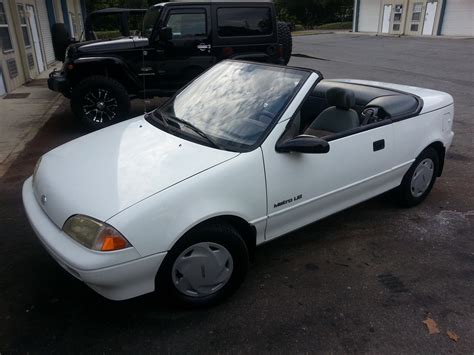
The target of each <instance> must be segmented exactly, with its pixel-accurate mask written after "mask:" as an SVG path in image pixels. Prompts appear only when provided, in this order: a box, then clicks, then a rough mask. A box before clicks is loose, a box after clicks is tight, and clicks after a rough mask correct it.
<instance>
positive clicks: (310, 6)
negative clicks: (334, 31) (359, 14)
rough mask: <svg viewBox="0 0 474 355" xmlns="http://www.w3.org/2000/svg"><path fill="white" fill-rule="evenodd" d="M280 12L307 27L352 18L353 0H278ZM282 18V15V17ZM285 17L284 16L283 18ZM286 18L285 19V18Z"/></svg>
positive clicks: (276, 2) (277, 4)
mask: <svg viewBox="0 0 474 355" xmlns="http://www.w3.org/2000/svg"><path fill="white" fill-rule="evenodd" d="M275 5H276V7H277V11H278V14H279V15H280V16H281V14H283V15H284V16H286V18H291V19H293V20H288V21H289V22H293V23H295V24H302V25H304V26H305V27H313V26H317V25H321V24H324V23H332V22H346V21H351V20H352V13H353V7H354V1H353V0H297V1H295V0H276V1H275ZM280 18H282V17H280ZM282 19H284V18H282ZM284 20H285V19H284Z"/></svg>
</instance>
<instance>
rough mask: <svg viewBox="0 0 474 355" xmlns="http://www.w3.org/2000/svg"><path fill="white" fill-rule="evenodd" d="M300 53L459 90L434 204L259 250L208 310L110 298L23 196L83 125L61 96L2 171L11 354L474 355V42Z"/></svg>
mask: <svg viewBox="0 0 474 355" xmlns="http://www.w3.org/2000/svg"><path fill="white" fill-rule="evenodd" d="M293 52H294V57H293V58H292V60H291V62H290V64H292V65H295V66H303V67H311V68H315V69H318V70H320V71H321V72H322V73H323V74H324V76H325V77H326V78H358V79H370V80H378V81H386V82H394V83H401V84H409V85H414V86H422V87H428V88H433V89H437V90H442V91H446V92H449V93H450V94H451V95H453V97H454V100H455V105H456V113H455V121H454V131H455V134H456V136H455V139H454V143H453V146H452V149H451V151H450V152H449V154H448V156H447V161H446V166H445V171H444V174H443V176H442V178H440V179H439V180H438V181H437V183H436V184H435V186H434V188H433V191H432V192H431V194H430V195H429V197H428V198H427V200H426V201H425V202H424V203H423V204H422V205H420V206H418V207H415V208H411V209H402V208H399V207H397V205H395V204H394V203H393V202H392V200H391V199H390V196H388V195H383V196H380V197H378V198H375V199H373V200H371V201H368V202H366V203H363V204H360V205H357V206H355V207H353V208H351V209H348V210H346V211H343V212H341V213H338V214H336V215H334V216H332V217H329V218H326V219H324V220H322V221H320V222H317V223H314V224H312V225H310V226H307V227H305V228H303V229H301V230H299V231H297V232H294V233H291V234H289V235H287V236H285V237H283V238H281V239H278V240H276V241H274V242H271V243H268V244H265V245H264V246H262V247H259V248H258V249H257V252H256V258H255V261H254V262H253V263H252V265H251V268H250V271H249V273H248V276H247V279H246V281H245V282H244V284H243V285H242V287H241V288H240V289H239V291H238V292H237V293H236V294H235V295H234V296H233V297H232V298H230V299H229V300H227V301H225V302H224V303H222V304H220V305H218V306H216V307H214V308H211V309H207V310H198V311H189V310H186V311H185V310H180V309H174V308H169V307H167V306H164V305H161V304H159V303H157V298H156V297H155V295H153V294H151V295H146V296H143V297H139V298H136V299H133V300H129V301H123V302H112V301H108V300H106V299H104V298H102V297H101V296H99V295H97V294H96V293H95V292H93V291H92V290H90V289H89V288H88V287H87V286H85V285H83V284H82V283H80V282H79V281H77V280H76V279H74V278H73V277H72V276H70V275H69V274H68V273H67V272H65V271H63V270H62V269H61V268H60V267H59V266H58V265H57V264H56V262H55V261H53V259H52V258H51V257H50V256H49V255H48V254H47V253H46V252H45V251H44V250H43V248H42V247H41V245H40V243H39V242H38V240H37V239H36V237H35V235H34V233H33V231H32V230H31V228H30V226H29V224H28V222H27V220H26V217H25V214H24V212H23V207H22V204H21V193H20V191H21V184H22V182H23V181H24V180H25V179H26V177H27V176H29V175H30V174H31V173H32V171H33V167H34V164H35V162H36V160H37V159H38V157H39V156H40V155H41V154H43V153H44V152H46V151H48V150H49V149H51V148H53V147H55V146H57V145H59V144H61V143H63V142H66V141H69V140H71V139H73V138H75V137H78V136H79V135H81V134H82V133H81V132H80V130H79V127H78V126H77V125H76V124H75V122H74V121H73V119H72V118H71V116H72V115H71V112H70V109H69V104H68V102H67V101H65V100H64V101H63V102H62V104H61V105H60V107H59V108H58V110H57V111H56V112H55V114H54V115H53V116H52V118H51V119H50V120H49V122H48V123H47V124H46V125H45V126H44V127H43V128H42V129H41V130H40V131H39V133H38V134H37V136H36V137H35V139H34V140H33V141H31V142H30V143H29V144H28V145H27V147H26V148H25V149H24V150H23V152H22V153H21V154H20V155H19V157H18V158H17V159H16V160H15V161H14V162H13V164H12V165H11V167H10V169H9V170H8V171H7V172H6V174H5V175H4V176H3V178H2V179H1V180H0V261H1V262H0V353H1V354H4V353H10V352H13V353H15V352H18V353H27V352H28V353H76V352H82V353H122V352H135V353H149V352H154V353H158V352H159V353H377V354H380V353H383V354H389V353H404V354H412V353H413V354H414V353H417V354H425V353H426V354H428V353H429V354H433V353H472V351H473V349H474V188H473V181H474V166H473V160H474V149H473V148H474V91H473V87H474V64H473V61H472V58H473V57H474V39H443V38H428V39H422V38H406V37H405V38H398V37H376V36H367V35H356V34H321V35H317V36H301V37H295V38H294V51H293ZM155 103H156V102H155ZM152 104H153V103H152ZM141 111H142V102H139V101H137V102H135V104H134V113H135V114H139V113H140V112H141ZM362 159H364V157H361V160H362ZM78 164H80V162H78ZM90 173H95V172H90ZM427 319H432V320H433V321H434V322H435V323H436V325H437V329H438V331H439V333H434V334H429V331H428V328H427V326H426V324H425V323H423V321H425V320H427ZM448 331H451V332H453V333H454V334H455V335H457V336H458V337H459V339H457V341H454V340H453V339H452V338H454V336H452V334H453V333H451V338H450V337H449V336H448V334H447V332H448Z"/></svg>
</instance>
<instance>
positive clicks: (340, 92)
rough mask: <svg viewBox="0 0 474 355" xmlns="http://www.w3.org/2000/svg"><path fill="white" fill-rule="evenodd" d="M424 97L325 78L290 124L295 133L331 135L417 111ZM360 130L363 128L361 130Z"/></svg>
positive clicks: (406, 116)
mask: <svg viewBox="0 0 474 355" xmlns="http://www.w3.org/2000/svg"><path fill="white" fill-rule="evenodd" d="M421 107H422V102H421V99H420V98H418V97H415V96H414V95H411V94H406V93H401V92H398V91H392V90H387V89H382V88H378V87H373V86H367V85H361V84H354V83H347V82H341V81H334V80H322V81H321V82H320V83H319V84H318V85H316V87H315V89H314V90H313V92H312V93H311V94H310V95H309V96H308V97H307V98H306V100H305V102H304V103H303V105H302V107H301V109H300V111H299V113H298V114H297V116H296V117H295V118H294V119H293V121H292V123H291V125H292V127H290V131H291V132H292V136H293V137H294V136H296V135H300V134H306V135H312V136H316V137H325V138H326V137H331V136H334V135H340V134H342V133H344V132H350V131H352V130H354V129H358V128H364V127H365V126H367V129H369V128H370V127H373V126H374V124H375V123H379V122H382V121H385V120H389V119H392V120H393V119H403V118H408V117H411V116H413V115H416V114H417V113H418V112H419V111H420V110H421ZM357 131H359V130H357Z"/></svg>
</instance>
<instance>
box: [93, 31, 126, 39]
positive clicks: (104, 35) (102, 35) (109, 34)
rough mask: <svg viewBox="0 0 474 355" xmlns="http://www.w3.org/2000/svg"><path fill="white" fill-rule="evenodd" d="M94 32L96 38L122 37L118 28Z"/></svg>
mask: <svg viewBox="0 0 474 355" xmlns="http://www.w3.org/2000/svg"><path fill="white" fill-rule="evenodd" d="M95 34H96V35H97V38H98V39H109V38H117V37H122V33H121V32H120V31H118V30H117V31H96V32H95Z"/></svg>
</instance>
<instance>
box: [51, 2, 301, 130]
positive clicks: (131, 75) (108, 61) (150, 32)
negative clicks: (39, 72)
mask: <svg viewBox="0 0 474 355" xmlns="http://www.w3.org/2000/svg"><path fill="white" fill-rule="evenodd" d="M53 37H54V34H53ZM56 37H59V38H61V37H62V38H65V36H59V35H58V34H56ZM59 45H60V44H59ZM291 46H292V43H291V33H290V30H289V27H288V26H287V25H286V24H285V23H283V22H278V21H277V20H276V12H275V7H274V4H273V3H272V2H271V1H268V0H267V1H262V0H260V1H255V2H253V1H245V0H240V1H235V0H231V1H225V0H219V1H217V2H215V1H213V0H207V1H203V2H189V1H175V2H167V3H160V4H156V5H154V6H152V7H150V8H149V9H148V10H147V12H146V14H145V17H144V20H143V30H142V33H141V34H140V36H133V37H122V38H118V39H114V40H105V41H104V40H97V41H86V42H80V43H74V44H71V45H69V46H68V47H67V50H66V51H65V55H64V64H63V67H62V70H61V71H55V72H52V73H51V74H50V78H49V80H48V86H49V88H50V89H51V90H54V91H58V92H61V93H62V94H63V95H64V96H66V97H68V98H70V99H71V107H72V110H73V112H74V114H75V116H76V117H77V118H78V119H79V120H80V121H81V122H82V123H83V125H84V126H85V127H86V128H87V129H89V130H96V129H100V128H103V127H105V126H108V125H110V124H113V123H116V122H118V121H120V120H123V119H124V118H126V117H127V114H128V112H129V110H130V100H131V99H134V98H151V97H154V96H170V95H172V94H173V93H175V92H176V91H177V90H178V89H179V88H181V87H182V86H183V85H185V84H186V83H188V82H189V81H191V80H192V79H193V78H195V77H196V76H197V75H199V74H200V73H202V72H203V71H204V70H206V69H207V68H209V67H211V66H212V65H214V64H215V63H216V62H218V61H221V60H223V59H243V60H250V61H259V62H269V63H276V64H287V63H288V61H289V59H290V56H291ZM63 48H64V47H63Z"/></svg>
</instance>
